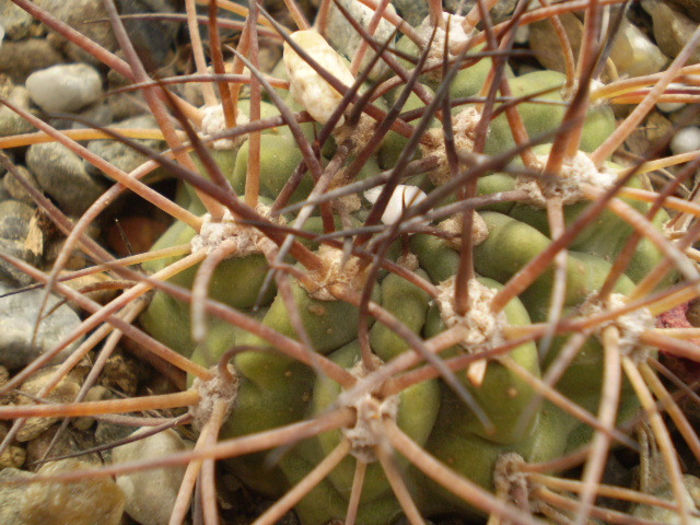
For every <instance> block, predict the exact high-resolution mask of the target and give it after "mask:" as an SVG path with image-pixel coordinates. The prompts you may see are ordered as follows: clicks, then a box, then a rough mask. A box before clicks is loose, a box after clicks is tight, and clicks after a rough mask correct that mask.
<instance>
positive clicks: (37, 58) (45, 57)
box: [0, 38, 65, 84]
mask: <svg viewBox="0 0 700 525" xmlns="http://www.w3.org/2000/svg"><path fill="white" fill-rule="evenodd" d="M61 62H65V59H64V58H63V55H61V53H59V52H58V51H57V50H56V49H55V48H54V47H53V46H52V45H51V44H50V43H49V42H48V40H47V39H45V38H27V39H25V40H19V41H16V42H15V41H12V40H10V41H5V42H3V44H2V46H0V73H6V74H7V75H8V76H9V77H10V78H11V79H12V81H13V82H15V83H16V84H23V83H24V81H25V80H26V79H27V76H29V74H30V73H32V72H34V71H37V70H39V69H44V68H47V67H50V66H53V65H55V64H60V63H61Z"/></svg>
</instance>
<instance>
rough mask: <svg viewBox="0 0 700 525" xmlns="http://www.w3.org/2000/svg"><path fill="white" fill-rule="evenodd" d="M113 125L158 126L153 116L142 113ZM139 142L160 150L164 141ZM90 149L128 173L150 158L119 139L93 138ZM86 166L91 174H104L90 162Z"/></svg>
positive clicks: (133, 126)
mask: <svg viewBox="0 0 700 525" xmlns="http://www.w3.org/2000/svg"><path fill="white" fill-rule="evenodd" d="M112 127H114V128H146V129H152V128H156V127H157V125H156V121H155V119H154V118H153V117H152V116H150V115H142V116H138V117H133V118H130V119H126V120H123V121H121V122H119V123H117V124H113V125H112ZM138 142H139V143H140V144H142V145H144V146H146V147H148V148H151V149H153V150H154V151H160V150H161V149H162V142H161V141H158V140H139V141H138ZM88 149H89V150H90V151H91V152H92V153H94V154H96V155H99V156H100V157H102V158H103V159H105V160H107V161H109V162H110V163H111V164H113V165H114V166H116V167H117V168H119V169H121V170H122V171H124V172H126V173H129V172H130V171H132V170H133V169H135V168H137V167H138V166H139V165H141V164H143V163H144V162H145V161H146V160H148V157H146V156H145V155H142V154H141V153H139V152H138V151H136V150H135V149H133V148H131V147H130V146H128V145H126V144H124V143H123V142H120V141H118V140H91V141H90V142H89V143H88ZM85 168H86V170H87V172H88V173H89V174H90V175H94V176H97V175H102V171H100V170H99V169H97V168H96V167H95V166H93V165H92V164H90V163H89V162H85Z"/></svg>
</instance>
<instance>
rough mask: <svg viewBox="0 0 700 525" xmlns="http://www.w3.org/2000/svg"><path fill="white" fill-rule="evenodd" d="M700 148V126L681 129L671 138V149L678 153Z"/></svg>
mask: <svg viewBox="0 0 700 525" xmlns="http://www.w3.org/2000/svg"><path fill="white" fill-rule="evenodd" d="M697 150H700V127H698V126H689V127H687V128H683V129H681V130H679V131H678V132H677V133H676V135H675V136H674V137H673V139H672V140H671V151H672V152H673V153H674V154H675V155H678V154H679V153H687V152H689V151H697Z"/></svg>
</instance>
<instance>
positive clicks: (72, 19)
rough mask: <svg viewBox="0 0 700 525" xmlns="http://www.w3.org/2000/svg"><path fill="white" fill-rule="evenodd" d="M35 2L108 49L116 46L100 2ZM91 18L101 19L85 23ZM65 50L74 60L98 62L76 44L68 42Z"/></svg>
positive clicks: (73, 0)
mask: <svg viewBox="0 0 700 525" xmlns="http://www.w3.org/2000/svg"><path fill="white" fill-rule="evenodd" d="M35 3H36V4H38V5H39V7H42V8H44V9H46V10H47V11H49V12H50V13H51V14H52V15H53V16H55V17H56V18H58V19H59V20H61V21H62V22H65V23H66V24H68V25H69V26H72V27H74V28H75V29H77V30H78V31H80V32H81V33H82V34H84V35H85V36H87V37H88V38H89V39H90V40H93V41H94V42H97V43H98V44H99V45H101V46H102V47H104V48H105V49H107V50H108V51H114V50H115V49H116V48H117V40H116V38H115V37H114V33H113V32H112V26H111V24H110V23H109V22H108V21H105V20H106V19H108V18H109V16H108V15H107V11H106V9H105V7H104V4H103V3H102V2H95V1H94V0H36V2H35ZM93 20H95V21H96V20H102V22H97V23H87V22H91V21H93ZM61 39H63V37H61ZM65 52H66V54H67V55H68V56H69V57H70V59H71V60H73V61H75V62H87V63H88V64H94V65H98V64H99V60H98V59H96V58H95V57H93V56H92V55H91V54H89V53H88V52H87V51H84V50H83V49H82V48H81V47H79V46H77V45H76V44H72V43H68V45H67V46H66V49H65Z"/></svg>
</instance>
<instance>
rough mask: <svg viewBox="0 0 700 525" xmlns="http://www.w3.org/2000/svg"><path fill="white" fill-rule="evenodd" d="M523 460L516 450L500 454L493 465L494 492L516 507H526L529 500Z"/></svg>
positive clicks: (528, 486) (528, 488)
mask: <svg viewBox="0 0 700 525" xmlns="http://www.w3.org/2000/svg"><path fill="white" fill-rule="evenodd" d="M524 466H525V460H524V459H523V457H522V456H521V455H520V454H518V453H516V452H506V453H505V454H501V455H500V456H499V457H498V459H497V460H496V465H495V466H494V467H493V484H494V488H495V489H496V494H497V495H498V496H499V497H501V498H503V497H505V498H507V501H508V502H509V503H511V504H513V505H515V506H516V507H518V508H521V509H522V508H527V506H528V503H529V500H530V492H531V490H530V482H529V480H528V476H527V474H526V473H525V470H524V468H523V467H524Z"/></svg>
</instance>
